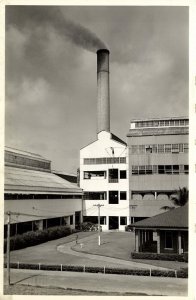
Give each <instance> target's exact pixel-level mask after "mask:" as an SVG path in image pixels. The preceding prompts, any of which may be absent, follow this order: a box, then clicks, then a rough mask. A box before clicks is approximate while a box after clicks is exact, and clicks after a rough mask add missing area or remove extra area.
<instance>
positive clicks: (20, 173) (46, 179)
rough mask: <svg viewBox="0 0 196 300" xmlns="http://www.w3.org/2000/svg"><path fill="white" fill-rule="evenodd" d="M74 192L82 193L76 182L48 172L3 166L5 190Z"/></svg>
mask: <svg viewBox="0 0 196 300" xmlns="http://www.w3.org/2000/svg"><path fill="white" fill-rule="evenodd" d="M27 191H29V192H31V193H40V192H41V193H43V192H44V193H62V194H63V193H69V194H70V193H72V194H74V193H76V194H82V189H80V188H79V187H78V186H77V185H76V184H74V183H71V182H69V181H67V180H65V179H62V178H61V177H59V176H57V175H55V174H53V173H50V172H41V171H34V170H28V169H22V168H15V167H8V166H6V167H5V192H7V193H11V192H15V193H19V192H20V193H23V192H27Z"/></svg>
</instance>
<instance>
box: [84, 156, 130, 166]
mask: <svg viewBox="0 0 196 300" xmlns="http://www.w3.org/2000/svg"><path fill="white" fill-rule="evenodd" d="M83 162H84V165H100V164H118V163H119V162H120V163H121V164H125V163H126V157H96V158H84V161H83Z"/></svg>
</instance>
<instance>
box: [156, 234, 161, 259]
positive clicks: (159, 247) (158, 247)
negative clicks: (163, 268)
mask: <svg viewBox="0 0 196 300" xmlns="http://www.w3.org/2000/svg"><path fill="white" fill-rule="evenodd" d="M160 252H161V243H160V230H158V231H157V253H158V254H160Z"/></svg>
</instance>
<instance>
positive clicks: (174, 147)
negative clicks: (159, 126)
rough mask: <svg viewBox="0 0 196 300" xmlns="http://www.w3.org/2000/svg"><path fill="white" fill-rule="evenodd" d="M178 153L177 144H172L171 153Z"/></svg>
mask: <svg viewBox="0 0 196 300" xmlns="http://www.w3.org/2000/svg"><path fill="white" fill-rule="evenodd" d="M178 152H179V144H172V153H178Z"/></svg>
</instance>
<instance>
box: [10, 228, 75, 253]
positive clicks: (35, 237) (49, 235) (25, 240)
mask: <svg viewBox="0 0 196 300" xmlns="http://www.w3.org/2000/svg"><path fill="white" fill-rule="evenodd" d="M71 233H72V230H71V229H70V228H69V227H66V226H57V227H51V228H48V229H44V230H37V231H29V232H25V233H23V234H21V235H15V236H12V237H11V238H10V250H18V249H22V248H26V247H31V246H35V245H38V244H41V243H44V242H47V241H50V240H55V239H59V238H62V237H65V236H68V235H70V234H71ZM6 248H7V239H4V253H5V252H6Z"/></svg>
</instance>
